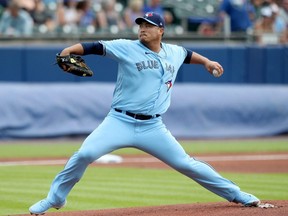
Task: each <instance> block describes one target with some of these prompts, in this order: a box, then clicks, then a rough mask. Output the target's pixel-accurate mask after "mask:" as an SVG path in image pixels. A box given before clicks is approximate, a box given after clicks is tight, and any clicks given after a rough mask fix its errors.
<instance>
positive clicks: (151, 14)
mask: <svg viewBox="0 0 288 216" xmlns="http://www.w3.org/2000/svg"><path fill="white" fill-rule="evenodd" d="M152 16H153V13H146V14H145V17H152Z"/></svg>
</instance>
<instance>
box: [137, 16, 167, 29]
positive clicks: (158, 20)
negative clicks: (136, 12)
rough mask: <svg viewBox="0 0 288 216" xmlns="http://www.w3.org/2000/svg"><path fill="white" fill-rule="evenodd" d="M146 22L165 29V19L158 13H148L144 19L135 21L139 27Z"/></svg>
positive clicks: (140, 18)
mask: <svg viewBox="0 0 288 216" xmlns="http://www.w3.org/2000/svg"><path fill="white" fill-rule="evenodd" d="M144 21H145V22H148V23H150V24H152V25H155V26H158V27H161V28H164V27H165V21H164V19H163V17H162V16H161V15H160V14H158V13H154V12H148V13H146V14H145V15H144V16H143V17H138V18H137V19H135V23H136V24H138V25H140V24H141V23H142V22H144Z"/></svg>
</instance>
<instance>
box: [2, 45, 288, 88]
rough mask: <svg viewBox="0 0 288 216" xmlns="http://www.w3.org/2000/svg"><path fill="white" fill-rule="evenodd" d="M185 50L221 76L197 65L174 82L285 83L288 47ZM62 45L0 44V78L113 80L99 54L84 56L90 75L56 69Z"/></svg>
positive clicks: (287, 80)
mask: <svg viewBox="0 0 288 216" xmlns="http://www.w3.org/2000/svg"><path fill="white" fill-rule="evenodd" d="M185 47H186V48H188V49H191V50H193V51H196V52H199V53H200V54H203V55H205V56H207V57H209V58H211V59H213V60H216V61H219V62H220V63H221V64H222V65H223V67H224V69H225V73H224V75H223V76H222V77H221V78H219V79H214V78H213V77H212V76H208V75H207V72H206V71H205V70H204V68H203V67H202V66H199V65H194V66H191V65H184V66H182V67H181V69H180V71H179V74H178V77H177V81H178V82H184V83H185V82H196V83H197V82H198V83H253V84H287V83H288V46H282V45H279V46H264V47H261V46H257V45H225V46H223V45H205V46H204V45H194V46H192V45H187V46H185ZM63 48H64V46H59V45H50V46H47V45H46V46H45V45H21V46H5V47H0V59H1V62H2V63H4V64H2V65H1V74H0V81H9V82H86V81H97V82H114V81H115V80H116V69H117V64H116V62H114V61H112V60H110V59H108V58H104V57H102V56H93V55H92V56H86V57H85V60H86V62H87V63H88V64H89V65H90V66H91V68H92V69H93V71H94V72H95V76H94V77H92V78H89V79H87V78H79V77H75V76H71V75H67V74H65V73H63V72H62V71H60V69H59V68H58V66H56V65H54V63H55V54H56V53H58V52H60V51H61V50H62V49H63Z"/></svg>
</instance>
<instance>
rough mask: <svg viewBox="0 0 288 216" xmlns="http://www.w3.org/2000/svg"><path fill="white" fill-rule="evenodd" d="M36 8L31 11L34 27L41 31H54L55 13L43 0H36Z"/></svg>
mask: <svg viewBox="0 0 288 216" xmlns="http://www.w3.org/2000/svg"><path fill="white" fill-rule="evenodd" d="M34 2H35V8H33V9H32V10H31V11H30V14H31V16H32V18H33V21H34V29H35V31H37V32H40V33H46V32H53V31H54V29H55V20H54V14H52V12H51V11H50V10H48V8H47V7H46V5H45V4H44V2H43V1H42V0H34Z"/></svg>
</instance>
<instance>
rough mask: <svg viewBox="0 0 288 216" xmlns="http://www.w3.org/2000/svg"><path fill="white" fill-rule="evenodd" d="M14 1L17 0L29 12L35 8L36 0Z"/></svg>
mask: <svg viewBox="0 0 288 216" xmlns="http://www.w3.org/2000/svg"><path fill="white" fill-rule="evenodd" d="M13 1H17V3H18V5H19V6H20V7H21V8H22V9H24V10H26V11H28V12H30V11H31V10H33V9H34V8H35V2H34V0H13Z"/></svg>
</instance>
